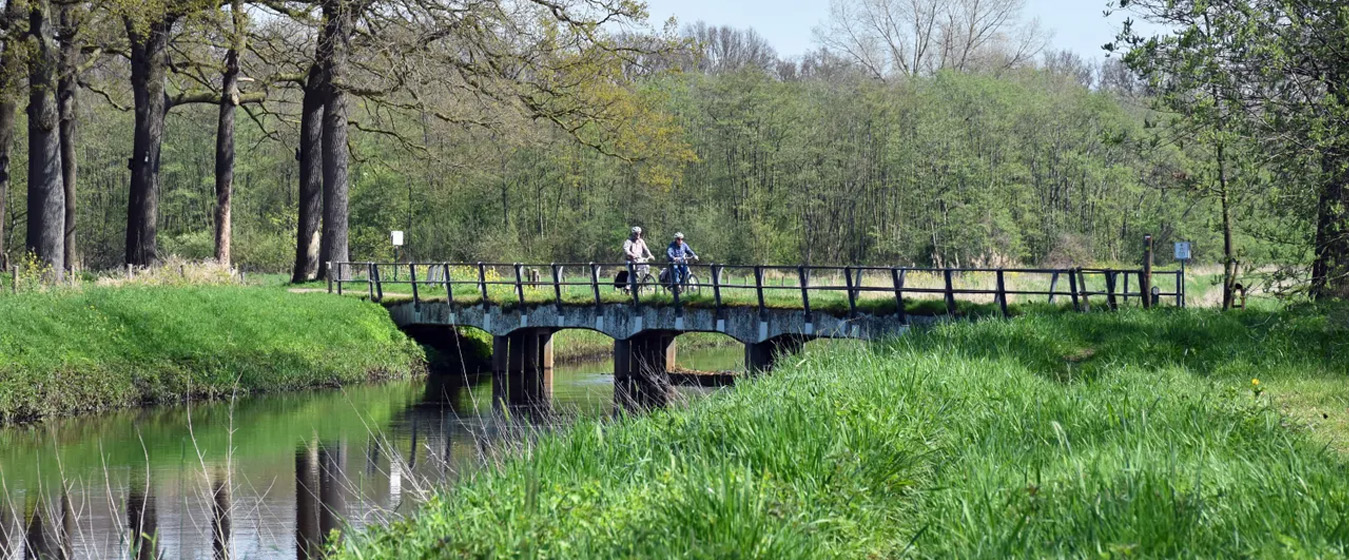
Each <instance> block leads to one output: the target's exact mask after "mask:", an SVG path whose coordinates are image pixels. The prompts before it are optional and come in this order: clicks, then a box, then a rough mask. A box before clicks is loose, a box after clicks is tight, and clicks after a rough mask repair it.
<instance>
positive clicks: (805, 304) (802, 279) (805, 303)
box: [797, 265, 812, 323]
mask: <svg viewBox="0 0 1350 560" xmlns="http://www.w3.org/2000/svg"><path fill="white" fill-rule="evenodd" d="M810 283H811V280H810V278H809V277H808V276H807V275H806V267H805V266H801V265H798V266H797V284H798V285H799V286H800V287H801V289H802V311H804V312H805V317H806V322H808V323H810V322H812V321H811V294H810V290H808V289H807V286H808V284H810Z"/></svg>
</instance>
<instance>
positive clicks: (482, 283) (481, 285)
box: [478, 261, 489, 305]
mask: <svg viewBox="0 0 1350 560" xmlns="http://www.w3.org/2000/svg"><path fill="white" fill-rule="evenodd" d="M478 295H479V296H480V297H482V298H483V305H487V304H488V303H489V302H488V292H487V270H486V269H485V268H484V267H483V262H482V261H479V262H478Z"/></svg>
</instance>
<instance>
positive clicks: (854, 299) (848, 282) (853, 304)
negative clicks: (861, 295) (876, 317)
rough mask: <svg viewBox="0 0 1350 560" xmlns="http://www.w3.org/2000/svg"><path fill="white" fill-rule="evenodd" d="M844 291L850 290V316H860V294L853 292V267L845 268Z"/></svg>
mask: <svg viewBox="0 0 1350 560" xmlns="http://www.w3.org/2000/svg"><path fill="white" fill-rule="evenodd" d="M844 289H846V290H848V316H849V317H857V316H858V294H857V292H854V291H853V267H851V266H846V267H844Z"/></svg>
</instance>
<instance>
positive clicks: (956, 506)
mask: <svg viewBox="0 0 1350 560" xmlns="http://www.w3.org/2000/svg"><path fill="white" fill-rule="evenodd" d="M1344 327H1345V325H1344V323H1343V322H1340V323H1336V322H1333V321H1329V320H1328V319H1327V316H1326V315H1325V314H1321V313H1319V312H1316V311H1315V310H1310V309H1298V310H1281V311H1255V310H1252V311H1247V312H1240V313H1230V314H1221V313H1218V312H1214V311H1201V310H1191V311H1182V310H1177V311H1170V312H1169V311H1155V312H1139V311H1122V312H1120V313H1116V314H1081V315H1080V314H1053V315H1039V314H1032V315H1029V316H1025V317H1022V318H1018V319H1014V320H1009V321H1003V320H991V321H983V322H978V323H949V324H943V325H940V326H937V327H935V328H934V329H932V330H929V331H925V332H915V333H912V334H910V335H908V336H906V337H903V338H900V339H897V340H893V341H890V342H887V343H880V344H872V345H865V344H861V343H856V344H855V343H843V344H834V345H827V346H826V347H825V348H822V349H808V350H807V351H806V353H805V354H803V355H801V356H799V357H795V358H790V359H787V360H784V361H783V362H782V363H783V364H784V365H783V366H782V367H780V369H778V370H777V371H776V372H774V373H773V374H772V375H769V376H766V377H762V378H759V379H756V380H754V381H752V382H748V383H743V384H740V385H738V386H737V387H736V388H735V389H734V390H730V391H723V392H719V393H717V394H715V395H714V396H712V397H710V398H708V399H705V400H702V401H699V402H696V403H694V404H693V405H691V406H689V407H687V408H681V409H672V410H667V411H662V412H657V413H653V414H651V415H649V416H647V417H643V418H634V419H630V420H625V421H620V422H600V423H584V424H580V425H577V426H575V427H574V428H572V429H570V430H567V431H564V432H561V433H558V434H554V435H547V436H544V437H541V438H540V439H539V440H538V441H536V442H535V443H534V444H533V445H532V446H531V447H529V448H528V449H525V450H523V451H522V453H521V454H520V455H519V456H518V457H517V458H515V459H512V460H508V461H506V462H505V463H504V464H502V465H500V467H499V468H498V469H495V470H492V471H488V472H485V473H484V474H481V475H478V476H477V477H476V478H474V479H472V480H469V481H466V482H464V483H461V484H460V485H458V486H455V487H453V488H447V489H445V490H443V491H442V492H441V493H439V494H438V495H437V496H436V497H434V498H433V499H432V500H431V501H430V502H429V503H427V504H426V505H425V506H424V508H423V509H422V511H421V512H420V513H419V514H417V515H415V516H414V517H413V518H411V519H408V520H406V521H402V522H398V523H395V524H394V525H392V526H390V527H387V528H382V529H371V530H370V532H367V533H361V534H357V535H354V536H352V538H349V539H348V540H347V541H345V544H344V545H342V546H343V547H344V548H343V550H342V556H343V557H348V558H456V557H460V558H483V557H529V558H612V557H648V558H750V557H756V558H863V557H866V558H873V557H875V558H883V557H896V556H918V557H949V558H970V557H985V558H1010V557H1019V558H1029V557H1086V556H1092V557H1103V558H1113V557H1145V558H1149V557H1210V558H1219V557H1270V558H1284V557H1344V556H1345V555H1346V549H1347V542H1346V534H1347V525H1346V516H1347V505H1348V504H1347V490H1348V489H1347V462H1346V457H1345V455H1344V454H1343V453H1341V452H1340V451H1337V450H1336V449H1334V448H1333V445H1332V444H1331V443H1330V442H1329V438H1328V436H1329V434H1331V433H1332V432H1328V431H1325V430H1324V428H1322V427H1318V426H1315V425H1308V424H1305V423H1303V422H1300V421H1298V420H1297V419H1296V418H1295V417H1293V416H1291V415H1290V414H1287V411H1285V410H1284V409H1285V408H1286V407H1287V406H1288V402H1289V401H1288V399H1289V398H1290V396H1291V395H1292V394H1296V393H1299V392H1300V391H1311V392H1312V393H1314V394H1316V395H1318V396H1316V397H1314V398H1313V400H1314V401H1316V402H1317V403H1319V406H1320V405H1329V406H1338V407H1340V409H1341V410H1344V409H1345V403H1346V385H1345V380H1346V377H1345V367H1346V363H1347V348H1346V338H1347V337H1346V331H1345V328H1344ZM1252 378H1258V379H1260V381H1261V383H1262V384H1261V385H1253V383H1252V381H1251V380H1252ZM1331 386H1335V387H1337V389H1335V390H1330V389H1327V388H1328V387H1331ZM1256 387H1259V388H1262V389H1261V390H1259V391H1258V390H1256V389H1255V388H1256ZM1299 398H1300V399H1301V398H1302V397H1299ZM1295 402H1302V403H1303V405H1307V403H1306V402H1304V401H1300V400H1298V399H1295ZM1331 437H1333V438H1336V439H1341V440H1343V439H1344V438H1345V434H1344V431H1343V430H1342V431H1340V432H1339V433H1335V435H1334V436H1331Z"/></svg>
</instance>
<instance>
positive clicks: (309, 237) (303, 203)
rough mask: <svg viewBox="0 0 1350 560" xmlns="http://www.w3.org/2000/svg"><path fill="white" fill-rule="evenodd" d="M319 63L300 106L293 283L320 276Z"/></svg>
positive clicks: (321, 101) (321, 173)
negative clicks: (298, 184) (296, 221)
mask: <svg viewBox="0 0 1350 560" xmlns="http://www.w3.org/2000/svg"><path fill="white" fill-rule="evenodd" d="M322 80H323V78H322V76H321V71H320V70H319V64H318V62H315V63H314V65H312V66H310V69H309V76H308V77H307V78H306V81H305V93H304V99H303V100H302V101H301V103H300V148H299V150H297V151H296V159H297V160H299V162H300V199H299V201H298V202H299V204H298V206H299V214H300V215H299V220H298V226H297V227H298V231H297V232H296V239H295V270H294V271H293V273H292V274H291V281H292V282H297V283H298V282H307V281H310V280H313V279H314V278H316V277H317V276H318V274H319V219H320V217H321V216H322V215H323V214H322V213H323V206H322V205H323V160H322V156H320V152H321V149H320V143H321V142H322V141H323V140H322V139H323V91H322V89H323V88H322Z"/></svg>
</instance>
